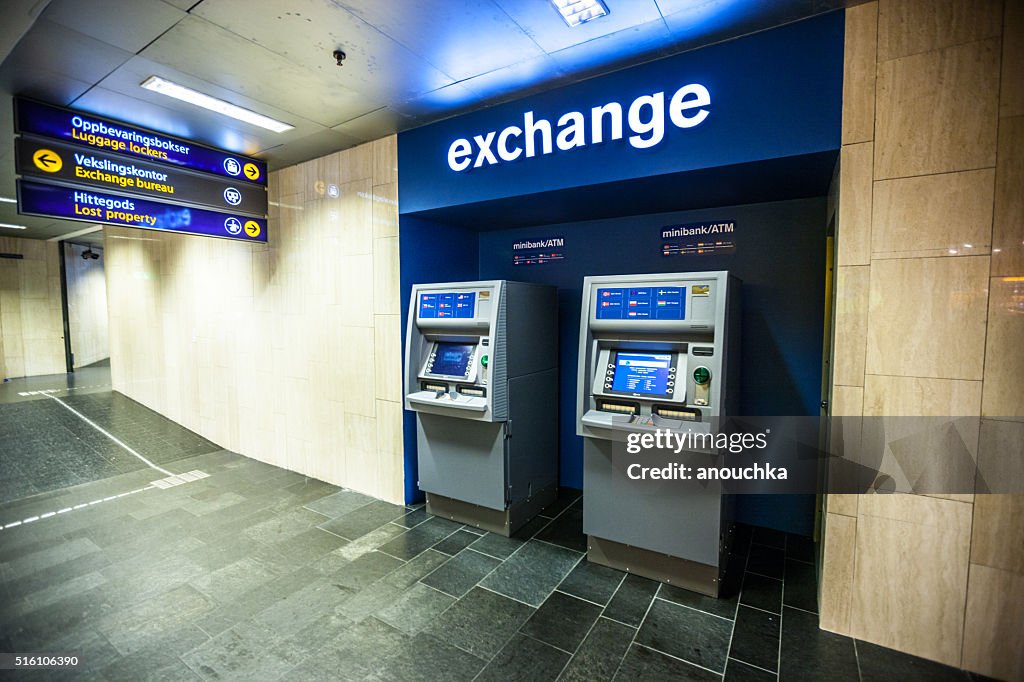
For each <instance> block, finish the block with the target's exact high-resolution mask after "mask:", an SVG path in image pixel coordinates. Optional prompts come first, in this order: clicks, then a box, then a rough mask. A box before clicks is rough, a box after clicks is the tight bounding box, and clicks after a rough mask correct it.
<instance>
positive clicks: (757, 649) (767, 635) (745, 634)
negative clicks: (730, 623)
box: [729, 606, 781, 672]
mask: <svg viewBox="0 0 1024 682" xmlns="http://www.w3.org/2000/svg"><path fill="white" fill-rule="evenodd" d="M779 620H780V617H779V616H777V615H775V614H774V613H766V612H764V611H759V610H758V609H752V608H750V607H748V606H741V607H740V608H739V611H737V612H736V628H735V629H734V630H733V634H732V646H731V647H730V649H729V656H730V657H732V658H735V659H736V660H739V661H743V662H744V663H750V664H751V665H755V666H757V667H758V668H764V669H765V670H771V671H773V672H774V671H777V670H778V667H779V638H780V636H781V634H780V623H779Z"/></svg>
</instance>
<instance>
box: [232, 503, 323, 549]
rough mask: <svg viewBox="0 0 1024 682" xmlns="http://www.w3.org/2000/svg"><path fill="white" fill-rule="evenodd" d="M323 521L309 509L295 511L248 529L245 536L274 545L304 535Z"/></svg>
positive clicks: (271, 518)
mask: <svg viewBox="0 0 1024 682" xmlns="http://www.w3.org/2000/svg"><path fill="white" fill-rule="evenodd" d="M323 520H324V517H323V516H322V515H320V514H317V513H316V512H311V511H309V510H308V509H301V508H300V509H293V510H291V511H289V512H286V513H284V514H275V515H272V516H271V517H270V518H269V519H267V520H266V521H263V522H260V523H257V524H255V525H253V526H251V527H249V528H247V529H246V530H245V534H246V535H248V536H249V537H250V538H252V539H253V540H256V541H257V542H263V543H266V544H273V543H275V542H280V541H282V540H287V539H288V538H290V537H293V536H295V535H299V534H300V533H304V532H306V531H308V530H310V529H311V528H313V527H315V526H316V525H317V524H319V523H322V522H323Z"/></svg>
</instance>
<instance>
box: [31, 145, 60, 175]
mask: <svg viewBox="0 0 1024 682" xmlns="http://www.w3.org/2000/svg"><path fill="white" fill-rule="evenodd" d="M32 163H34V164H35V165H36V168H38V169H39V170H41V171H45V172H47V173H57V172H58V171H60V169H61V168H63V167H64V161H63V160H62V159H61V158H60V155H59V154H58V153H57V152H55V151H53V150H52V149H39V150H37V151H36V153H35V154H33V155H32Z"/></svg>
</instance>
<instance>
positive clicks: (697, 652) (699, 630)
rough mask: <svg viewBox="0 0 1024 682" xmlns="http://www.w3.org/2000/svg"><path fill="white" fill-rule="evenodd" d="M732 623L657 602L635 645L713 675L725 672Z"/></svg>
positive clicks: (645, 621)
mask: <svg viewBox="0 0 1024 682" xmlns="http://www.w3.org/2000/svg"><path fill="white" fill-rule="evenodd" d="M731 634H732V622H731V621H728V620H726V619H725V618H719V617H718V616H712V615H710V614H707V613H704V612H702V611H697V610H695V609H691V608H688V607H686V606H679V605H678V604H673V603H672V602H667V601H662V600H661V599H657V600H655V601H654V603H653V604H652V605H651V610H650V612H649V613H648V614H647V618H645V619H644V622H643V625H641V626H640V631H639V632H637V635H636V643H637V644H642V645H644V646H646V647H649V648H651V649H656V650H658V651H661V652H664V653H666V654H669V655H670V656H674V657H676V658H681V659H683V660H685V661H689V662H690V663H694V664H696V665H698V666H700V667H702V668H708V669H709V670H714V671H716V672H723V671H724V670H725V659H726V657H727V656H728V654H729V637H730V635H731Z"/></svg>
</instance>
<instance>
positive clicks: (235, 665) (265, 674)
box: [181, 629, 293, 680]
mask: <svg viewBox="0 0 1024 682" xmlns="http://www.w3.org/2000/svg"><path fill="white" fill-rule="evenodd" d="M181 659H182V661H183V662H184V663H185V664H186V665H188V667H189V668H191V669H192V670H193V671H194V672H196V673H198V674H199V675H200V676H202V677H203V678H205V679H217V680H252V679H276V678H277V677H280V676H281V675H283V674H284V673H286V672H288V670H290V669H291V668H292V667H293V665H292V664H291V663H290V662H289V661H288V660H287V659H286V658H285V657H284V656H282V655H281V654H280V653H279V652H277V651H275V650H274V649H273V648H272V647H268V646H267V643H266V642H265V641H261V640H253V639H250V638H248V637H246V636H244V635H242V634H240V633H238V632H237V631H236V630H234V629H231V630H227V631H225V632H222V633H221V634H219V635H217V636H216V637H214V638H213V639H211V640H210V641H208V642H206V643H205V644H203V645H202V646H200V647H198V648H196V649H193V650H192V651H190V652H188V653H186V654H184V655H182V657H181Z"/></svg>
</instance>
